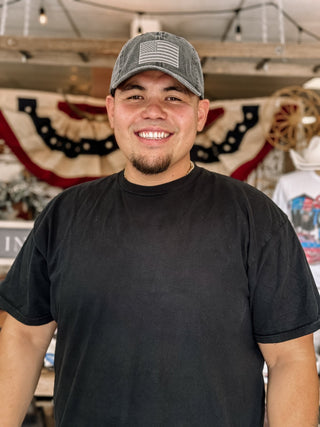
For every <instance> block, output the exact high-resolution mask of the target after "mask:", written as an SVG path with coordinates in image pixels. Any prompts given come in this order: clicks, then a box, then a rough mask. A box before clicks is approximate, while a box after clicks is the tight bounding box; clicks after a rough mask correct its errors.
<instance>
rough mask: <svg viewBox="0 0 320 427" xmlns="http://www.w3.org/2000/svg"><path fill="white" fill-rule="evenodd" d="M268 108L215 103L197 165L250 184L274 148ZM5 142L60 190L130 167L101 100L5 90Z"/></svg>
mask: <svg viewBox="0 0 320 427" xmlns="http://www.w3.org/2000/svg"><path fill="white" fill-rule="evenodd" d="M264 103H265V99H264V98H257V99H250V100H234V101H215V102H212V103H211V106H210V112H209V115H208V120H207V123H206V127H205V129H204V130H203V132H201V133H200V134H199V135H198V136H197V139H196V142H195V144H194V147H193V148H192V152H191V156H192V160H193V161H195V162H196V163H198V164H199V165H201V166H204V167H205V168H207V169H210V170H213V171H216V172H221V173H223V174H226V175H230V176H233V177H235V178H237V179H241V180H245V179H246V177H247V176H248V174H249V173H250V172H251V171H252V170H253V169H254V168H255V167H256V166H257V164H258V163H259V162H261V161H262V159H263V158H264V156H265V155H266V154H267V153H268V152H269V151H270V149H271V148H272V146H271V145H270V144H267V143H266V141H265V137H264V135H263V132H262V124H261V117H260V111H261V108H262V106H263V104H264ZM0 138H2V139H3V140H4V141H5V144H6V145H7V146H8V147H10V149H11V150H12V152H13V153H14V154H15V155H16V157H17V158H18V159H19V161H20V162H21V163H22V164H23V165H24V167H25V168H26V169H27V170H28V171H29V172H31V173H32V174H33V175H34V176H36V177H37V178H38V179H40V180H42V181H44V182H46V183H48V184H50V185H53V186H57V187H60V188H66V187H69V186H72V185H75V184H78V183H80V182H85V181H89V180H93V179H96V178H99V177H102V176H106V175H110V174H112V173H115V172H118V171H120V170H121V169H123V167H124V165H125V158H124V156H123V154H122V153H121V151H120V150H119V148H118V145H117V142H116V140H115V137H114V134H113V131H112V129H111V128H110V126H109V123H108V120H107V115H106V111H105V106H104V101H103V100H101V99H95V98H89V97H81V96H68V99H66V98H65V97H63V96H62V95H58V94H53V93H47V92H37V91H15V90H10V89H7V90H2V91H1V93H0ZM0 179H1V177H0Z"/></svg>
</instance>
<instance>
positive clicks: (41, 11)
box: [39, 6, 48, 25]
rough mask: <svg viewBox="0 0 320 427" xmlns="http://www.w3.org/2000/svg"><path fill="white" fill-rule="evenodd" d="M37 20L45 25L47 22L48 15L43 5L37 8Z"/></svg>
mask: <svg viewBox="0 0 320 427" xmlns="http://www.w3.org/2000/svg"><path fill="white" fill-rule="evenodd" d="M39 22H40V24H41V25H46V24H47V23H48V17H47V14H46V11H45V10H44V7H43V6H41V7H40V9H39Z"/></svg>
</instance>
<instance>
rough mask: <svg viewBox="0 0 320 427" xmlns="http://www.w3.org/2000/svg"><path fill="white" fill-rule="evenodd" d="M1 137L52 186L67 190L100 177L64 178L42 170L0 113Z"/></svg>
mask: <svg viewBox="0 0 320 427" xmlns="http://www.w3.org/2000/svg"><path fill="white" fill-rule="evenodd" d="M0 137H1V138H3V139H4V140H5V142H6V144H7V145H8V146H9V147H10V148H11V150H12V151H13V153H14V154H15V155H16V156H17V157H18V159H19V160H20V162H21V163H22V164H23V165H24V166H25V167H26V169H28V171H29V172H31V173H32V174H33V175H35V176H36V177H37V178H39V179H41V180H43V181H45V182H47V183H48V184H50V185H53V186H56V187H61V188H67V187H71V186H72V185H75V184H80V183H82V182H86V181H93V180H94V179H97V178H100V177H78V178H62V177H60V176H58V175H56V174H55V173H54V172H52V171H49V170H46V169H42V168H41V167H40V166H38V165H37V164H35V163H34V162H33V161H32V160H31V159H30V157H29V156H28V155H27V154H26V152H25V151H24V150H23V148H22V147H21V145H20V143H19V141H18V139H17V138H16V136H15V134H14V133H13V132H12V130H11V128H10V126H9V125H8V123H7V121H6V119H5V117H4V115H3V114H2V112H1V111H0Z"/></svg>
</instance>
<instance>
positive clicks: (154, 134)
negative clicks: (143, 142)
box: [138, 131, 170, 139]
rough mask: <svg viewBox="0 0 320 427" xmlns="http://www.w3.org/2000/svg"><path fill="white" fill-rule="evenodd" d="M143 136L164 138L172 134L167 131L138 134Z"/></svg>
mask: <svg viewBox="0 0 320 427" xmlns="http://www.w3.org/2000/svg"><path fill="white" fill-rule="evenodd" d="M138 135H139V136H140V137H141V138H146V139H163V138H167V137H168V136H169V135H170V134H169V133H167V132H151V131H149V132H139V134H138Z"/></svg>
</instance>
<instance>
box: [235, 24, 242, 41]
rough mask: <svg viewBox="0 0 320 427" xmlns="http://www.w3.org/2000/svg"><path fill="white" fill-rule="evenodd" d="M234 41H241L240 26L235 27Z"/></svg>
mask: <svg viewBox="0 0 320 427" xmlns="http://www.w3.org/2000/svg"><path fill="white" fill-rule="evenodd" d="M235 39H236V41H237V42H241V40H242V30H241V25H240V24H237V25H236V35H235Z"/></svg>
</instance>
